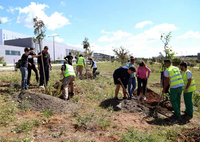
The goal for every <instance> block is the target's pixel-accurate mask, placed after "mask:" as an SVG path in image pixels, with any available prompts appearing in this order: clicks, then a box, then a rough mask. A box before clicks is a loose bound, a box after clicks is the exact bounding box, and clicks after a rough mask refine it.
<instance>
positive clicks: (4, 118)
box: [0, 102, 16, 126]
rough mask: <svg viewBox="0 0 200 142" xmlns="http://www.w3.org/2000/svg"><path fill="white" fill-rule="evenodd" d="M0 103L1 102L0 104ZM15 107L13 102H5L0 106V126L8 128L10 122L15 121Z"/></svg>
mask: <svg viewBox="0 0 200 142" xmlns="http://www.w3.org/2000/svg"><path fill="white" fill-rule="evenodd" d="M1 103H2V102H1ZM15 108H16V105H15V104H14V103H13V102H7V103H4V104H2V105H1V106H0V125H2V126H8V125H9V123H10V122H13V121H15V120H16V118H15V117H14V115H15V113H16V109H15Z"/></svg>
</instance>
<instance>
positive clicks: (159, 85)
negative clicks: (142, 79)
mask: <svg viewBox="0 0 200 142" xmlns="http://www.w3.org/2000/svg"><path fill="white" fill-rule="evenodd" d="M151 87H162V85H161V84H160V83H154V84H152V85H151Z"/></svg>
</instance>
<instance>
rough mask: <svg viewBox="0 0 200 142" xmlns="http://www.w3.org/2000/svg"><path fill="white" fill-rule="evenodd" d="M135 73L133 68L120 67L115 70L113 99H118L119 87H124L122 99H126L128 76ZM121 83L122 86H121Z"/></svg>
mask: <svg viewBox="0 0 200 142" xmlns="http://www.w3.org/2000/svg"><path fill="white" fill-rule="evenodd" d="M135 71H136V69H135V67H130V68H127V67H124V66H122V67H120V68H118V69H116V70H115V71H114V73H113V79H114V83H115V85H116V89H115V99H116V100H119V99H118V93H119V89H120V85H124V87H123V95H124V97H123V99H126V98H127V97H126V88H127V84H128V82H129V79H130V75H131V74H132V73H134V72H135ZM121 82H122V84H121Z"/></svg>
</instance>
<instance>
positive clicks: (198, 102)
mask: <svg viewBox="0 0 200 142" xmlns="http://www.w3.org/2000/svg"><path fill="white" fill-rule="evenodd" d="M192 99H193V103H194V106H196V107H198V111H200V93H199V92H194V93H193V98H192Z"/></svg>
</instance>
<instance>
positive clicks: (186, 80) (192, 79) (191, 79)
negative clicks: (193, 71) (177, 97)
mask: <svg viewBox="0 0 200 142" xmlns="http://www.w3.org/2000/svg"><path fill="white" fill-rule="evenodd" d="M192 80H194V79H193V78H192V79H191V81H192ZM183 81H188V79H185V80H183Z"/></svg>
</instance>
